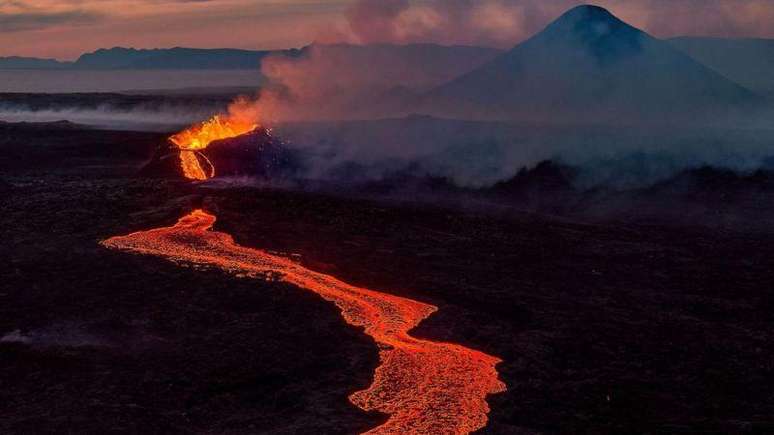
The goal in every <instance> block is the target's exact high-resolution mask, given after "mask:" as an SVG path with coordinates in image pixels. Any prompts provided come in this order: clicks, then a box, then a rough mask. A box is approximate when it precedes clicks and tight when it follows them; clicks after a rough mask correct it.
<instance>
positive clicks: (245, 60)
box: [0, 47, 303, 70]
mask: <svg viewBox="0 0 774 435" xmlns="http://www.w3.org/2000/svg"><path fill="white" fill-rule="evenodd" d="M302 52H303V49H288V50H275V51H269V50H263V51H259V50H237V49H232V48H223V49H205V48H181V47H175V48H154V49H135V48H123V47H114V48H109V49H105V48H102V49H99V50H97V51H95V52H93V53H86V54H83V55H81V56H80V57H79V58H78V59H77V60H76V61H75V62H60V61H57V60H54V59H37V58H30V57H0V69H47V70H51V69H89V70H95V69H96V70H120V69H204V70H207V69H210V70H212V69H258V68H259V66H260V63H261V59H263V58H264V57H266V56H268V55H270V54H280V55H285V56H298V55H300V54H301V53H302Z"/></svg>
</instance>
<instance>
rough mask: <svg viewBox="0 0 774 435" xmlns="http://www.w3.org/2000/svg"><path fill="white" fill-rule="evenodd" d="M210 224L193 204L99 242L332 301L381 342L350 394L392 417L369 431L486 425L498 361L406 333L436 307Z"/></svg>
mask: <svg viewBox="0 0 774 435" xmlns="http://www.w3.org/2000/svg"><path fill="white" fill-rule="evenodd" d="M214 223H215V216H214V215H211V214H209V213H206V212H204V211H203V210H196V211H194V212H192V213H191V214H189V215H187V216H184V217H183V218H181V219H180V220H179V221H178V222H177V224H175V225H174V226H171V227H166V228H157V229H154V230H150V231H141V232H138V233H133V234H130V235H128V236H122V237H113V238H110V239H108V240H105V241H103V242H102V244H103V245H104V246H106V247H108V248H112V249H121V250H127V251H132V252H137V253H142V254H150V255H156V256H160V257H164V258H167V259H170V260H172V261H175V262H181V261H182V262H190V263H194V264H203V265H210V266H214V267H218V268H221V269H223V270H226V271H229V272H231V273H235V274H241V275H246V276H250V277H260V276H263V275H265V274H267V273H270V274H278V275H279V276H281V277H282V279H283V280H284V281H285V282H288V283H290V284H294V285H296V286H298V287H301V288H305V289H308V290H310V291H313V292H315V293H317V294H319V295H320V296H321V297H322V298H324V299H326V300H328V301H330V302H333V303H334V304H336V305H337V306H338V307H339V309H341V314H342V316H343V317H344V319H345V320H346V321H347V323H349V324H351V325H355V326H359V327H362V328H363V330H364V332H365V333H366V334H368V335H369V336H371V337H373V339H374V340H375V341H376V342H377V343H378V344H379V348H380V350H379V356H380V360H381V365H380V366H379V367H378V368H377V369H376V373H375V374H374V380H373V383H372V384H371V386H370V387H369V388H368V389H366V390H362V391H358V392H355V393H353V394H352V395H351V396H350V398H349V399H350V401H351V402H352V403H354V404H355V405H357V406H359V407H360V408H361V409H364V410H366V411H373V410H376V411H381V412H383V413H385V414H389V415H390V417H389V419H388V420H387V421H386V422H384V424H382V425H381V426H378V427H376V428H373V429H371V430H370V431H368V432H367V434H369V435H393V434H467V433H470V432H473V431H476V430H478V429H481V428H483V427H484V426H486V423H487V413H488V412H489V406H488V405H487V403H486V396H487V395H489V394H493V393H498V392H501V391H504V390H505V384H503V383H502V382H501V381H500V380H499V379H498V374H497V370H496V369H495V365H496V364H497V363H499V362H500V360H499V359H498V358H496V357H493V356H491V355H487V354H485V353H483V352H479V351H477V350H473V349H469V348H467V347H463V346H460V345H458V344H452V343H441V342H435V341H430V340H422V339H418V338H415V337H412V336H411V335H410V334H409V331H410V330H411V329H412V328H414V327H415V326H417V325H418V324H419V323H420V322H421V321H422V320H424V319H425V318H427V317H428V316H429V315H431V314H432V313H433V312H435V311H436V310H437V307H435V306H433V305H429V304H425V303H422V302H418V301H414V300H411V299H406V298H402V297H398V296H393V295H390V294H386V293H381V292H377V291H374V290H370V289H367V288H361V287H355V286H353V285H350V284H347V283H345V282H342V281H340V280H338V279H336V278H334V277H332V276H330V275H325V274H322V273H318V272H314V271H312V270H309V269H306V268H305V267H303V266H302V265H300V264H297V263H295V262H293V261H291V260H289V259H287V258H284V257H279V256H276V255H272V254H269V253H267V252H265V251H260V250H257V249H251V248H246V247H243V246H240V245H237V244H236V243H235V242H234V239H233V238H232V237H231V236H230V235H228V234H225V233H220V232H215V231H212V225H213V224H214Z"/></svg>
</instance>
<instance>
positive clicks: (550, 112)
mask: <svg viewBox="0 0 774 435" xmlns="http://www.w3.org/2000/svg"><path fill="white" fill-rule="evenodd" d="M756 99H757V96H756V95H755V94H754V93H753V92H751V91H750V90H748V89H746V88H744V87H743V86H741V85H739V84H737V83H735V82H733V81H732V80H730V79H728V78H726V77H724V76H722V75H721V74H719V73H718V72H716V71H713V70H712V69H710V68H708V67H706V66H705V65H703V64H701V63H699V62H698V61H696V60H695V59H693V58H691V57H690V56H688V55H686V54H685V53H683V52H681V51H679V50H677V49H675V48H674V47H673V46H672V45H670V44H669V43H667V42H665V41H663V40H659V39H656V38H654V37H651V36H650V35H648V34H647V33H645V32H643V31H641V30H638V29H636V28H634V27H632V26H630V25H628V24H626V23H624V22H623V21H621V20H619V19H618V18H616V17H615V16H613V15H612V14H611V13H610V12H608V11H607V10H605V9H603V8H600V7H596V6H579V7H576V8H573V9H571V10H570V11H568V12H566V13H565V14H564V15H562V16H561V17H560V18H558V19H557V20H556V21H554V22H553V23H551V24H549V25H548V26H547V27H546V28H545V30H543V31H542V32H540V33H538V34H536V35H535V36H533V37H532V38H530V39H528V40H527V41H525V42H523V43H521V44H519V45H517V46H516V47H514V48H513V49H511V50H509V51H507V52H505V53H503V54H502V55H500V56H498V57H497V58H495V59H494V60H492V61H491V62H488V63H486V64H484V65H482V66H480V67H478V68H476V69H474V70H473V71H471V72H469V73H467V74H465V75H463V76H461V77H459V78H457V79H455V80H452V81H451V82H449V83H447V84H444V85H441V86H439V87H438V88H436V89H435V90H433V91H431V92H430V93H428V94H427V95H425V97H424V101H423V102H422V103H421V104H420V105H419V106H420V107H422V108H423V109H422V110H423V112H424V113H430V114H438V115H446V116H448V115H451V116H460V117H465V118H470V116H471V115H472V114H473V115H474V116H475V114H480V115H481V116H482V117H486V118H493V117H494V118H513V117H517V118H519V119H532V120H536V121H548V120H551V121H556V120H558V119H562V120H563V121H568V120H572V121H579V122H582V121H584V118H586V117H587V118H588V119H589V120H601V119H622V118H627V117H635V118H637V119H643V118H647V117H651V116H654V117H659V118H661V117H664V116H669V114H670V113H679V114H681V115H691V114H693V113H694V112H696V111H699V110H701V111H712V110H715V109H717V110H725V109H726V108H729V107H736V106H738V105H746V104H747V103H751V102H754V101H755V100H756ZM563 118H564V119H563ZM570 118H571V119H570Z"/></svg>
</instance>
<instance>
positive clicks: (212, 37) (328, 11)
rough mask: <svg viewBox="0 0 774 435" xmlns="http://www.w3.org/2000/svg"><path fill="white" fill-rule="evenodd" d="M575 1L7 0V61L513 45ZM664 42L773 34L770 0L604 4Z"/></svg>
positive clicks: (1, 9)
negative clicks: (363, 45) (336, 45)
mask: <svg viewBox="0 0 774 435" xmlns="http://www.w3.org/2000/svg"><path fill="white" fill-rule="evenodd" d="M580 3H583V2H579V1H574V0H133V1H127V0H8V1H4V0H0V56H9V55H23V56H36V57H54V58H59V59H73V58H75V57H77V56H78V55H80V54H81V53H83V52H88V51H93V50H95V49H97V48H103V47H113V46H130V47H137V48H152V47H173V46H186V47H209V48H212V47H234V48H255V49H265V48H287V47H297V46H302V45H305V44H308V43H310V42H312V41H322V42H334V41H345V42H396V43H408V42H420V41H429V42H438V43H446V44H451V43H454V44H469V45H476V44H478V45H493V46H501V47H507V46H511V45H513V44H515V43H517V42H518V41H520V40H521V39H523V38H524V37H526V36H528V35H529V34H530V33H531V32H534V31H536V30H539V27H540V26H543V25H545V24H546V23H547V22H548V21H550V20H551V19H552V18H555V17H556V15H558V14H559V13H561V12H562V11H563V10H565V9H567V8H569V7H571V6H573V5H576V4H580ZM596 3H597V4H599V5H601V6H605V7H607V8H609V9H610V10H611V11H612V12H613V13H614V14H616V15H618V16H619V17H620V18H622V19H624V20H626V21H629V22H630V23H632V24H634V25H636V26H638V27H641V28H644V29H646V30H648V31H650V32H652V33H654V34H655V35H656V36H664V37H666V36H676V35H684V34H688V35H711V36H736V37H740V36H750V37H774V26H772V25H771V23H772V22H774V1H771V0H600V1H598V2H596Z"/></svg>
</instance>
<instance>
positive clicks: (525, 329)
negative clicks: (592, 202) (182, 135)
mask: <svg viewBox="0 0 774 435" xmlns="http://www.w3.org/2000/svg"><path fill="white" fill-rule="evenodd" d="M164 140H165V135H162V134H158V133H139V132H114V131H102V130H90V129H85V128H82V127H79V126H76V125H72V124H66V123H55V124H2V125H0V241H1V242H0V259H1V261H0V433H41V432H45V433H95V434H109V433H266V434H309V433H319V434H340V433H343V434H353V433H360V432H363V431H366V430H368V429H370V428H373V427H375V426H376V425H378V424H379V422H381V421H384V419H385V418H386V417H385V416H383V415H374V414H366V413H364V412H362V411H361V410H359V409H358V408H356V407H355V406H354V405H352V404H350V402H349V401H348V399H347V396H348V395H349V394H351V393H353V392H355V391H357V390H360V389H363V388H365V387H367V386H368V385H369V383H370V382H371V378H372V375H373V370H374V368H375V367H376V366H377V365H378V349H377V347H376V346H375V345H374V343H373V342H372V341H371V340H370V339H369V338H368V337H367V336H366V335H364V334H362V333H361V331H358V330H357V328H354V327H351V326H349V325H347V324H346V323H344V321H343V320H342V319H341V317H340V315H339V313H338V312H337V309H336V307H335V306H334V305H332V304H330V303H328V302H325V301H324V300H322V299H321V298H319V297H317V296H316V295H315V294H314V293H312V292H309V291H306V290H303V289H299V288H296V287H293V286H290V285H288V284H285V283H282V282H278V281H258V280H253V279H244V278H238V277H235V276H232V275H229V274H226V273H224V272H222V271H219V270H212V269H206V268H201V267H190V266H189V267H184V266H181V265H176V264H173V263H171V262H168V261H166V260H163V259H160V258H155V257H146V256H138V255H133V254H128V253H123V252H116V251H110V250H108V249H106V248H103V247H102V246H100V245H99V241H101V240H103V239H105V238H107V237H111V236H115V235H122V234H127V233H129V232H132V231H139V230H145V229H150V228H156V227H159V226H167V225H171V224H173V223H174V222H175V221H176V220H177V219H178V218H179V217H180V216H182V215H183V214H185V213H187V212H189V211H190V210H192V209H193V208H197V207H203V208H204V209H206V210H208V211H210V212H213V213H215V214H216V215H217V216H218V221H217V223H216V225H215V228H216V229H217V230H219V231H224V232H227V233H230V234H232V235H233V236H234V237H235V239H236V240H237V242H239V243H240V244H242V245H245V246H252V247H256V248H261V249H264V250H267V251H271V252H275V253H279V254H281V255H288V256H292V257H293V258H295V259H297V260H298V261H300V262H302V263H303V264H304V265H305V266H306V267H308V268H309V269H313V270H316V271H320V272H325V273H327V274H331V275H334V276H336V277H337V278H340V279H342V280H344V281H346V282H348V283H351V284H355V285H360V286H364V287H368V288H372V289H378V290H380V291H383V292H385V293H390V294H396V295H400V296H406V297H409V298H411V299H415V300H418V301H422V302H427V303H431V304H433V305H436V306H438V307H439V311H438V312H437V313H435V314H434V315H432V316H431V317H430V318H428V319H427V320H425V321H424V322H423V323H422V324H421V325H420V327H419V328H418V329H417V330H416V331H414V335H415V336H417V337H423V338H428V339H433V340H442V341H448V342H453V343H460V344H462V345H464V346H467V347H471V348H473V349H478V350H481V351H484V352H486V353H488V354H491V355H495V356H498V357H500V358H501V359H502V360H503V362H502V363H501V364H500V365H498V371H499V372H500V377H501V379H502V380H503V381H504V382H505V383H506V384H507V387H508V391H507V392H505V393H502V394H499V395H495V396H490V398H489V404H490V406H491V412H490V414H489V420H490V421H489V425H488V426H487V427H486V428H485V429H484V430H482V431H481V433H492V434H535V433H546V434H553V433H557V434H754V433H774V394H772V388H773V387H774V267H772V266H774V261H773V259H774V232H770V231H764V230H761V228H759V227H757V226H754V225H747V224H746V223H745V222H747V220H745V219H753V218H754V217H755V214H754V213H753V214H752V217H750V216H751V215H750V213H749V212H746V213H747V214H745V215H744V216H745V219H742V218H739V217H738V215H737V214H734V213H733V210H729V207H730V206H729V204H732V205H733V204H734V202H733V201H731V202H729V201H721V202H718V203H716V202H713V201H716V200H717V199H716V198H715V199H713V200H712V201H709V200H708V201H707V202H706V203H705V206H704V208H703V209H702V210H703V212H702V214H701V216H704V215H707V216H711V217H712V219H711V223H712V224H711V225H705V223H704V222H703V221H701V220H700V219H697V220H695V222H692V223H691V222H686V221H685V220H677V221H675V222H676V223H674V224H670V223H668V221H667V220H665V219H656V218H653V219H650V218H649V217H647V216H646V217H645V218H643V217H642V216H639V217H638V218H635V217H637V213H636V209H629V211H628V212H627V213H616V214H614V215H611V216H607V217H604V216H602V215H601V214H600V213H598V212H595V213H592V214H586V215H584V214H582V213H579V214H569V213H568V214H550V215H549V214H547V213H541V212H535V210H534V209H533V208H531V207H520V206H519V204H518V202H510V203H507V204H500V205H498V206H497V207H494V206H493V207H491V208H489V207H486V206H481V205H479V206H477V207H455V206H452V205H449V201H444V202H443V203H432V202H428V201H424V202H416V201H414V202H411V201H403V200H398V199H395V198H394V197H391V198H390V199H386V198H378V197H372V198H370V197H366V196H365V195H358V196H357V197H354V196H350V197H347V196H344V195H341V194H339V195H336V194H332V193H326V192H319V191H309V190H307V191H299V190H291V189H280V188H270V187H264V188H260V187H250V186H246V185H232V186H229V185H219V184H212V183H200V184H195V183H189V182H186V181H182V180H174V179H158V178H156V179H153V178H141V177H137V176H136V174H137V171H138V169H139V168H140V167H141V166H142V164H143V163H144V162H145V161H147V160H148V159H149V158H150V157H151V156H152V155H153V153H154V149H155V148H156V146H157V145H159V144H160V143H162V142H163V141H164ZM650 194H653V192H650ZM704 194H705V193H703V194H702V195H704ZM465 195H470V192H466V193H465ZM686 195H687V196H691V194H690V192H688V193H686V192H682V193H681V196H680V197H681V198H685V197H686ZM466 197H467V196H466ZM755 198H756V199H755V201H767V200H772V201H773V202H771V203H774V195H770V196H767V195H765V194H759V193H756V196H755ZM700 199H701V198H700ZM671 200H672V199H670V201H671ZM653 201H654V200H652V198H651V199H649V204H653ZM721 203H722V207H720V206H717V207H716V208H713V207H715V206H714V205H713V204H721ZM631 204H641V202H637V201H634V202H632V203H631ZM675 207H677V204H675ZM597 210H599V209H597ZM649 210H652V208H651V209H649ZM762 219H763V217H762Z"/></svg>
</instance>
